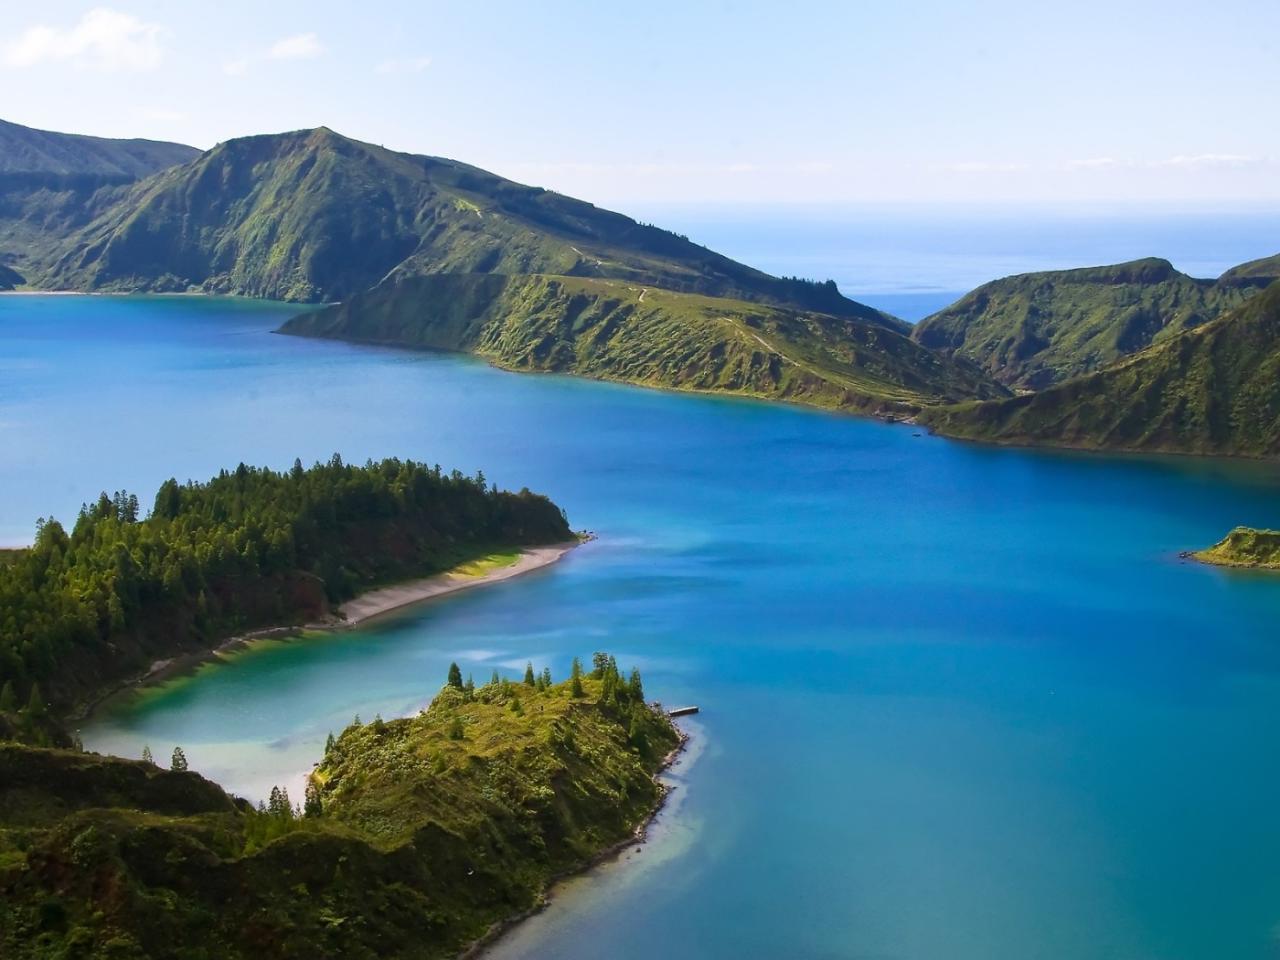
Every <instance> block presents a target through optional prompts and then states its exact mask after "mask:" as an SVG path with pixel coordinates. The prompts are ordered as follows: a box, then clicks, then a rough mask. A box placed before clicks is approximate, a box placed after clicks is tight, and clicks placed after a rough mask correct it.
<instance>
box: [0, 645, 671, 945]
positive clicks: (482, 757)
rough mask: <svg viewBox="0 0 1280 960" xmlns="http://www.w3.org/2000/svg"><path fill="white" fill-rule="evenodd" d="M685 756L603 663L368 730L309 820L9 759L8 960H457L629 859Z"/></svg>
mask: <svg viewBox="0 0 1280 960" xmlns="http://www.w3.org/2000/svg"><path fill="white" fill-rule="evenodd" d="M679 743H680V735H679V733H678V732H677V731H676V729H675V728H674V726H673V725H672V724H671V721H670V720H669V719H668V718H667V716H666V714H665V713H664V712H663V710H662V709H661V707H660V706H658V705H656V704H652V705H651V704H646V703H645V700H644V688H643V685H642V681H641V678H640V674H639V673H638V672H637V671H634V670H633V671H631V672H630V673H629V674H627V675H623V674H621V673H620V672H619V670H618V665H617V663H616V662H615V661H614V659H613V658H612V657H609V656H607V655H605V654H597V655H596V656H595V658H594V660H593V664H592V669H591V670H590V671H586V670H584V669H583V668H582V667H581V666H580V665H579V663H578V661H577V660H575V661H574V664H573V668H572V670H571V671H570V675H569V677H568V679H565V680H563V681H562V682H559V683H556V682H553V681H552V678H551V675H550V671H549V670H547V669H546V668H544V669H543V670H542V671H541V672H535V671H534V668H533V665H532V664H530V665H529V667H528V668H527V670H526V672H525V677H524V680H523V682H513V681H511V680H508V679H500V678H498V677H497V676H496V675H495V676H494V677H493V678H491V679H490V680H489V681H488V682H487V683H485V684H483V685H482V686H476V685H475V684H474V683H473V682H471V681H470V678H468V680H467V681H463V679H462V674H461V671H460V670H459V669H458V668H457V667H456V666H454V667H453V668H452V669H451V670H450V674H449V681H448V683H447V684H446V685H445V687H444V689H443V690H441V691H440V693H439V694H438V695H437V696H436V697H435V699H434V700H433V701H432V703H431V704H430V706H429V707H427V708H426V709H424V710H423V711H422V712H420V713H419V714H418V715H417V716H414V717H411V718H409V719H400V720H387V721H384V720H383V719H382V718H381V717H375V718H373V719H372V720H370V721H369V722H367V723H361V722H360V720H359V719H358V718H357V719H356V720H355V721H354V722H353V723H352V724H351V726H349V727H348V728H347V729H346V730H345V731H343V732H342V733H341V735H340V736H338V737H336V738H331V742H330V744H329V746H328V747H327V749H326V750H325V753H324V756H323V758H322V760H321V762H320V763H319V765H318V766H317V768H316V770H315V772H314V774H313V775H312V777H311V780H310V783H309V786H308V788H307V792H306V797H305V798H304V800H303V803H301V804H298V805H295V804H294V803H293V802H291V800H290V798H289V797H288V795H287V794H286V793H285V792H284V791H281V790H274V791H273V792H272V795H271V799H270V801H269V802H268V803H264V804H260V805H259V806H258V807H256V808H255V807H253V806H252V805H250V804H248V803H246V802H245V801H243V800H239V799H237V798H235V797H232V796H229V795H228V794H226V793H225V792H224V791H223V790H221V789H220V788H219V787H218V786H217V785H215V784H213V783H210V782H209V781H207V780H204V779H203V778H201V777H200V776H198V775H197V774H195V773H193V772H189V771H187V770H186V769H185V760H184V759H183V758H182V757H181V755H180V751H175V755H174V759H173V763H172V767H173V769H168V770H165V769H161V768H160V767H158V766H156V765H155V764H153V763H151V762H148V761H146V760H123V759H119V758H115V757H101V756H97V755H93V754H86V753H82V752H77V751H72V750H59V749H50V748H38V747H28V746H22V745H19V744H17V743H3V742H0V956H4V957H6V958H13V960H53V958H64V957H71V956H77V957H80V956H82V957H93V958H98V957H102V958H106V957H111V958H125V960H132V958H143V957H146V958H153V960H161V958H163V960H208V958H214V957H217V958H220V960H221V958H229V960H260V958H268V960H275V958H279V960H285V958H297V957H324V956H330V957H333V956H341V957H344V958H354V960H366V958H367V960H375V958H376V960H387V958H436V957H447V956H452V955H455V954H457V953H458V952H459V951H460V950H462V949H463V948H465V947H466V946H467V945H468V944H469V943H472V942H474V941H475V940H476V939H477V938H481V937H484V936H486V935H488V934H490V933H492V932H493V931H495V930H496V929H499V928H500V926H501V924H502V923H503V922H504V921H508V920H510V919H512V918H514V917H518V916H520V915H521V914H523V913H524V912H526V911H528V910H529V909H531V908H533V907H535V906H536V905H537V904H538V902H539V900H540V898H541V897H542V895H543V893H544V892H545V890H546V889H547V887H548V885H549V884H550V883H552V882H553V881H554V880H555V879H556V878H557V877H559V876H561V875H563V874H565V873H567V872H571V871H575V870H579V869H581V868H583V867H585V866H587V865H589V864H590V863H591V862H593V861H594V860H595V859H596V858H598V857H599V856H601V855H602V854H605V853H608V852H609V851H611V850H613V849H616V847H617V845H618V844H621V843H625V842H627V841H634V839H635V837H636V833H637V831H638V830H639V829H642V827H643V825H644V824H645V823H646V822H647V820H648V818H649V817H650V816H651V815H652V813H653V812H654V810H655V809H656V808H657V806H658V805H659V804H660V802H661V800H662V797H663V795H664V787H663V786H662V785H661V784H660V783H659V782H658V781H657V780H656V779H655V776H656V774H657V772H658V771H659V770H660V769H661V768H662V767H663V766H664V764H665V763H666V762H668V761H669V759H670V757H671V756H672V755H673V751H674V750H675V749H676V747H677V746H678V745H679Z"/></svg>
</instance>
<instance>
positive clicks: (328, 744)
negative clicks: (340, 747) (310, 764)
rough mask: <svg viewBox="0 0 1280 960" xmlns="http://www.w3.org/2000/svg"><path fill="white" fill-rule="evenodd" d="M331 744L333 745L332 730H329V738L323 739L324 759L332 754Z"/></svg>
mask: <svg viewBox="0 0 1280 960" xmlns="http://www.w3.org/2000/svg"><path fill="white" fill-rule="evenodd" d="M333 744H334V739H333V731H332V730H330V731H329V736H327V737H325V740H324V755H325V756H326V757H327V756H328V755H329V754H330V753H331V752H333Z"/></svg>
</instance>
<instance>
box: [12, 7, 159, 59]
mask: <svg viewBox="0 0 1280 960" xmlns="http://www.w3.org/2000/svg"><path fill="white" fill-rule="evenodd" d="M166 32H167V31H166V30H165V28H164V27H162V26H161V25H160V24H158V23H148V22H145V21H143V20H139V19H138V18H137V17H135V16H132V15H130V14H127V13H121V12H120V11H118V10H111V9H108V8H106V7H98V8H96V9H94V10H90V11H89V12H88V13H86V14H85V15H84V16H83V17H81V18H80V20H79V22H78V23H76V24H75V25H74V26H71V27H51V26H47V25H43V24H42V25H39V26H34V27H30V28H28V29H27V30H26V31H24V32H23V33H21V34H19V35H18V37H17V38H16V39H14V40H11V41H9V42H8V43H6V44H5V45H4V47H3V52H0V62H3V63H4V65H5V66H7V67H12V68H21V67H34V66H37V65H39V64H42V63H66V64H71V65H72V66H75V67H81V68H85V69H92V70H105V71H112V70H154V69H155V68H156V67H158V66H159V65H160V61H161V60H162V59H163V57H164V52H163V50H162V49H161V40H162V39H163V38H164V36H165V34H166Z"/></svg>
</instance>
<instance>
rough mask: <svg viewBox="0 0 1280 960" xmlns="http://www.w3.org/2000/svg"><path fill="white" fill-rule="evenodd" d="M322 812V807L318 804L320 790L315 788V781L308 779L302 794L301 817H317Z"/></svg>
mask: <svg viewBox="0 0 1280 960" xmlns="http://www.w3.org/2000/svg"><path fill="white" fill-rule="evenodd" d="M323 812H324V805H323V804H322V803H321V802H320V788H319V787H318V786H316V784H315V781H314V780H311V779H308V780H307V788H306V791H305V793H304V794H303V801H302V815H303V816H304V817H318V816H320V814H321V813H323Z"/></svg>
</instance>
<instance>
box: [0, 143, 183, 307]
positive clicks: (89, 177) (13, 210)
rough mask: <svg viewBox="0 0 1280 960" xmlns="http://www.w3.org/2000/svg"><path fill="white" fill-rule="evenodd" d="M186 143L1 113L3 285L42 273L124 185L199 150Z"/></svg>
mask: <svg viewBox="0 0 1280 960" xmlns="http://www.w3.org/2000/svg"><path fill="white" fill-rule="evenodd" d="M199 154H200V151H199V150H197V149H195V148H194V147H186V146H183V145H182V144H179V143H163V142H159V141H155V140H108V139H105V138H103V137H85V136H80V135H78V134H71V133H52V132H50V131H48V130H33V129H32V128H30V127H24V126H20V125H19V124H16V123H7V122H5V121H3V120H0V290H4V289H11V288H13V287H15V286H21V285H23V284H25V283H26V282H27V277H28V276H30V277H33V278H37V279H38V277H39V275H40V272H41V269H42V265H43V264H45V263H47V262H49V261H50V260H51V259H52V258H54V257H56V254H57V249H58V247H59V245H60V244H61V243H62V242H63V241H64V240H65V239H66V238H67V237H69V236H70V235H71V234H72V233H74V232H75V231H76V230H78V229H80V228H82V227H83V226H84V225H85V224H87V223H89V222H90V221H91V220H92V219H93V218H94V217H95V216H97V215H98V214H99V213H101V212H102V211H103V210H104V209H106V208H107V207H109V206H111V205H112V204H113V203H116V202H118V201H119V199H120V197H121V196H122V189H123V187H124V186H126V185H128V184H131V183H134V182H135V181H137V180H139V179H141V178H143V177H148V176H150V175H152V174H154V173H157V172H159V171H161V170H164V169H166V168H168V167H172V166H175V165H176V164H180V163H186V162H188V161H190V160H191V159H193V158H194V157H197V156H199Z"/></svg>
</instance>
